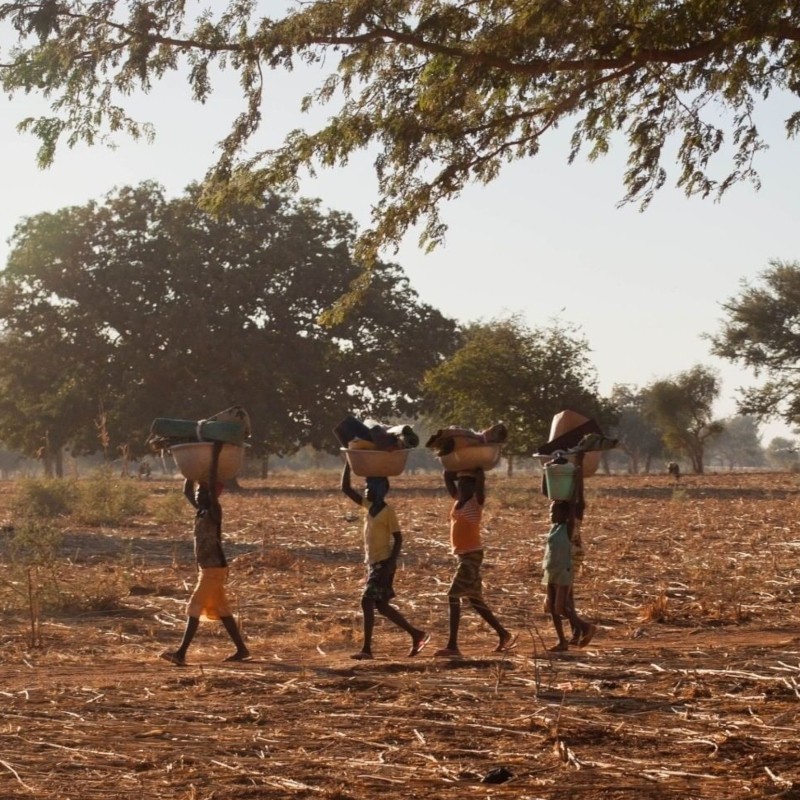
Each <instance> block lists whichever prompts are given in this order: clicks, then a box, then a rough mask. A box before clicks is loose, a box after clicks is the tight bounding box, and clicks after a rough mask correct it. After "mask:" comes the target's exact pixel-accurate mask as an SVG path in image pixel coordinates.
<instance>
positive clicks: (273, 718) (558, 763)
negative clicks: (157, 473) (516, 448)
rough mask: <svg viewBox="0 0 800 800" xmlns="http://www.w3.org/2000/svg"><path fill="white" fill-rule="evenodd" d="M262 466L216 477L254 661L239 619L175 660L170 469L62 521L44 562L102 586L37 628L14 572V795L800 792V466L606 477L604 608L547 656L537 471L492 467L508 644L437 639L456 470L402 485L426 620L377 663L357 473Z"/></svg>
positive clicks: (181, 521)
mask: <svg viewBox="0 0 800 800" xmlns="http://www.w3.org/2000/svg"><path fill="white" fill-rule="evenodd" d="M242 483H243V487H244V491H243V492H241V493H237V494H231V495H223V498H222V500H223V507H224V510H225V514H226V518H225V526H224V527H225V536H226V549H227V553H228V555H229V557H230V559H231V580H230V585H229V588H230V595H231V598H232V599H233V600H234V602H235V604H236V609H237V613H238V615H239V618H240V621H241V624H242V627H243V630H244V632H245V635H246V637H247V641H248V646H249V647H250V649H251V651H252V653H253V656H254V657H253V660H252V661H250V662H247V663H242V664H230V663H223V659H224V657H225V656H226V655H228V654H229V653H230V652H231V645H230V642H229V640H228V639H227V637H226V636H225V634H224V631H223V630H222V628H221V626H220V625H219V623H203V624H202V625H201V629H200V632H199V633H198V636H197V638H196V639H195V643H194V645H193V646H192V648H191V650H190V651H189V656H188V660H189V665H188V666H187V667H185V668H179V667H174V666H172V665H170V664H169V663H167V662H165V661H163V660H161V659H159V657H158V656H159V653H160V652H161V651H162V650H164V649H165V648H168V647H175V646H176V645H177V644H178V641H179V639H180V636H181V633H182V628H183V624H184V610H185V602H186V600H187V598H188V596H189V593H190V591H191V588H192V585H193V582H194V577H195V572H194V566H193V560H192V547H191V517H192V515H191V509H190V508H189V506H188V504H185V503H184V507H183V508H180V506H178V510H177V513H176V515H175V518H174V521H171V522H163V521H159V520H158V516H159V515H158V514H157V513H156V511H157V509H159V508H162V507H164V505H165V504H166V503H167V502H168V501H169V499H170V498H172V496H173V495H175V494H180V486H179V484H178V482H177V481H176V482H155V481H153V482H147V484H146V485H147V489H148V492H149V498H148V503H149V506H148V507H149V509H152V513H151V512H150V511H148V513H147V514H146V515H144V516H143V517H141V518H137V519H133V520H131V521H130V524H128V525H126V526H125V527H120V528H118V529H99V528H82V527H80V526H72V525H69V526H68V529H67V532H66V535H65V537H64V540H63V546H62V549H61V552H60V555H59V558H58V563H57V564H56V565H54V567H53V573H52V575H50V576H49V577H48V575H46V574H44V575H43V574H39V576H38V578H37V579H38V580H52V581H55V582H57V583H58V585H59V586H60V587H61V590H62V591H64V592H66V593H71V596H72V597H74V598H80V597H81V596H85V597H89V598H95V599H96V602H93V603H89V602H87V603H85V604H84V606H83V607H82V606H81V605H80V603H79V602H76V603H73V605H74V608H71V607H70V606H69V604H67V603H65V604H64V606H63V607H62V608H60V609H57V610H55V611H48V612H46V613H43V615H42V618H41V631H40V635H41V644H39V645H38V646H31V644H30V640H31V635H32V634H31V625H30V619H29V614H28V613H27V612H26V606H25V604H24V603H19V602H17V603H16V605H15V603H14V602H13V601H12V599H11V595H10V594H8V593H6V594H4V595H2V597H4V598H5V599H4V601H3V602H4V604H5V605H4V610H3V626H2V629H0V703H1V704H2V706H1V707H2V717H0V798H3V799H5V798H17V797H32V798H37V799H38V800H49V799H50V798H59V800H70V799H71V800H92V799H93V798H137V800H141V799H142V798H155V797H164V798H179V799H182V798H186V799H187V800H188V799H189V798H192V799H193V800H200V799H201V798H202V799H203V800H210V798H218V799H220V800H222V799H225V798H326V799H327V800H374V798H375V797H376V796H380V795H386V796H389V797H398V798H400V797H402V798H420V799H421V798H463V797H465V796H467V797H478V798H484V797H485V798H503V797H509V798H511V797H513V798H515V800H536V799H538V798H564V797H577V798H592V799H594V798H597V799H598V800H616V799H617V798H626V799H627V798H634V797H635V798H666V797H669V798H673V797H674V798H678V797H680V798H731V799H733V798H736V799H737V800H739V798H761V797H783V798H800V742H799V741H798V723H800V560H799V556H800V552H799V551H800V532H799V531H798V525H797V519H798V509H799V507H800V506H799V505H798V504H799V498H800V479H798V477H797V476H793V475H777V474H757V475H755V474H752V475H728V474H725V475H707V476H686V477H684V478H682V479H681V481H680V483H678V484H675V483H674V482H673V481H672V479H671V478H669V477H667V476H666V475H663V476H662V475H658V476H641V477H639V476H636V477H629V476H602V475H597V476H594V477H592V478H591V479H590V480H589V481H588V482H587V499H588V502H589V506H588V509H587V513H586V520H585V526H584V539H585V542H586V544H587V549H588V555H587V560H586V565H585V569H584V572H583V574H582V575H581V576H580V577H579V579H578V581H577V583H576V597H577V603H578V607H579V610H580V612H581V614H582V615H583V616H585V617H587V618H590V619H592V620H594V621H596V622H597V624H598V626H599V632H598V634H597V636H596V638H595V639H594V641H592V642H591V644H590V645H589V647H587V648H584V649H575V648H573V649H570V651H569V652H567V653H564V654H553V653H550V652H548V650H547V648H548V647H550V646H552V645H553V644H554V642H555V636H554V633H553V631H552V628H551V625H550V622H549V619H548V618H547V617H545V615H544V613H543V609H542V592H541V588H540V586H539V580H540V575H541V568H540V563H541V558H542V551H543V545H544V538H545V534H546V531H547V528H548V522H547V503H546V501H545V499H544V498H543V497H542V496H541V495H540V494H539V491H538V478H536V477H534V476H532V475H528V476H524V475H521V476H518V477H515V478H513V479H509V478H507V477H505V476H504V475H501V474H499V473H491V474H490V476H489V497H488V499H487V506H486V512H485V515H484V521H485V541H486V547H487V551H486V561H485V571H484V580H485V586H486V595H487V599H488V601H489V603H490V604H491V605H492V606H493V607H494V608H495V610H496V611H497V613H498V616H500V617H501V619H502V620H503V621H504V623H505V624H506V625H507V627H509V628H511V629H513V630H514V631H516V632H519V635H520V639H519V646H518V647H517V648H516V649H515V650H513V651H511V652H509V653H505V654H499V655H498V654H495V653H494V652H493V648H494V645H495V644H496V639H495V638H494V635H493V634H492V632H491V630H490V629H488V628H487V627H486V626H485V625H484V624H483V623H482V622H480V620H479V619H478V618H477V616H476V615H475V614H474V613H472V612H470V611H465V612H464V616H463V629H462V631H463V632H462V637H461V646H462V650H463V655H464V657H463V658H462V659H459V660H452V661H451V660H439V659H434V658H432V657H431V655H430V654H431V653H432V652H433V650H434V649H435V648H436V647H437V646H438V647H441V646H443V645H444V643H445V640H446V632H447V604H446V597H445V594H446V589H447V586H448V584H449V580H450V576H451V571H452V567H453V559H452V556H451V555H450V554H449V551H448V547H447V514H448V511H449V507H450V501H449V499H448V498H447V497H446V496H445V494H444V492H443V490H442V487H441V485H440V483H439V478H438V477H437V476H435V475H408V476H402V477H400V478H397V479H395V480H394V481H393V487H392V493H391V496H390V500H391V501H392V502H393V503H394V505H395V508H396V510H397V512H398V516H399V518H400V521H401V524H402V526H403V528H404V532H405V547H404V551H405V552H404V555H403V557H402V564H401V568H400V571H399V572H398V577H397V580H396V588H397V591H398V597H397V605H398V607H399V608H400V609H401V610H402V611H403V612H404V613H406V614H407V615H408V617H409V618H410V619H411V620H412V622H414V623H415V624H418V625H419V626H421V627H424V628H426V629H428V630H430V631H431V633H432V634H433V641H432V642H431V644H430V645H429V647H428V648H427V649H426V650H425V651H423V653H421V654H420V655H419V656H418V657H416V658H407V657H406V651H407V649H408V644H409V642H408V640H407V637H406V636H405V634H403V633H402V632H401V631H399V630H398V629H396V628H394V627H392V626H390V625H388V624H386V623H385V622H382V621H379V622H378V625H377V629H376V635H375V655H376V658H375V660H374V661H370V662H356V661H353V660H351V659H350V658H349V656H350V654H351V653H353V652H354V651H355V650H357V649H358V647H359V645H360V630H361V629H360V624H361V621H360V613H359V597H360V586H361V583H362V580H363V574H364V568H363V564H362V563H361V559H362V550H361V547H362V545H361V524H360V521H359V516H358V514H359V512H358V509H357V508H356V507H355V506H354V505H352V503H350V502H349V501H348V500H347V499H346V498H345V497H344V496H343V495H341V493H340V492H339V491H338V476H337V475H336V474H334V473H319V474H303V475H290V474H279V475H277V476H275V477H274V478H271V479H269V480H267V481H263V482H260V481H243V482H242ZM14 486H15V485H14V484H13V483H10V482H6V483H2V484H0V498H1V499H2V501H1V502H0V523H2V524H3V526H4V527H3V533H1V534H0V558H2V560H3V570H4V578H3V585H4V586H5V587H6V588H8V587H9V586H10V585H11V583H14V582H15V581H16V589H17V590H19V589H20V586H19V581H18V578H15V577H14V576H15V575H17V573H16V572H15V565H14V564H13V563H11V562H12V559H13V556H12V555H11V552H10V549H9V547H8V546H4V544H3V540H5V545H7V544H8V540H9V538H10V537H11V536H12V535H13V531H12V530H11V527H12V526H13V524H14V520H13V518H12V516H13V515H12V514H11V512H10V510H9V509H10V500H11V498H12V497H13V493H14V491H15V489H14ZM161 516H162V517H163V513H162V515H161ZM23 588H24V587H23ZM17 596H19V591H17ZM103 598H105V599H104V600H103V602H101V599H103ZM492 780H502V781H503V782H498V783H493V782H491V781H492Z"/></svg>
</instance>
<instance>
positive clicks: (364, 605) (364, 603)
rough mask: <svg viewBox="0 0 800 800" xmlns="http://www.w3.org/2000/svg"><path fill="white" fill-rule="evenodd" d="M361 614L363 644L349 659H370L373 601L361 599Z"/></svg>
mask: <svg viewBox="0 0 800 800" xmlns="http://www.w3.org/2000/svg"><path fill="white" fill-rule="evenodd" d="M361 614H362V616H363V619H364V644H363V645H362V646H361V650H360V652H358V653H355V654H354V655H352V656H351V658H355V659H359V660H360V659H365V658H372V632H373V631H374V629H375V601H374V600H372V599H371V598H369V597H362V598H361Z"/></svg>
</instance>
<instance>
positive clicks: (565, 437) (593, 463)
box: [536, 409, 603, 478]
mask: <svg viewBox="0 0 800 800" xmlns="http://www.w3.org/2000/svg"><path fill="white" fill-rule="evenodd" d="M587 433H597V434H600V435H602V433H603V432H602V431H601V430H600V426H599V425H598V424H597V423H596V422H595V421H594V420H593V419H590V418H589V417H585V416H584V415H583V414H580V413H578V412H577V411H572V410H571V409H565V410H564V411H560V412H559V413H558V414H556V415H555V416H554V417H553V421H552V422H551V423H550V439H549V441H547V442H546V443H544V444H540V445H539V446H538V447H537V448H536V451H537V453H538V454H540V455H552V454H553V453H555V452H556V451H557V450H569V449H570V448H572V447H576V446H577V445H578V443H579V442H580V441H581V439H583V437H584V436H586V434H587ZM599 464H600V452H599V451H589V452H587V453H585V454H584V456H583V477H584V478H588V477H589V475H594V473H595V472H597V467H598V466H599Z"/></svg>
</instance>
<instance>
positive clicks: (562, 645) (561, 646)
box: [547, 642, 569, 653]
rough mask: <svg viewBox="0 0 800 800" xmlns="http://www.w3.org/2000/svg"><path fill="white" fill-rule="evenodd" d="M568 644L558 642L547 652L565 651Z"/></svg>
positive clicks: (567, 648)
mask: <svg viewBox="0 0 800 800" xmlns="http://www.w3.org/2000/svg"><path fill="white" fill-rule="evenodd" d="M567 650H569V645H568V644H567V643H566V642H559V643H558V644H554V645H553V646H552V647H550V648H549V649H548V651H547V652H548V653H566V652H567Z"/></svg>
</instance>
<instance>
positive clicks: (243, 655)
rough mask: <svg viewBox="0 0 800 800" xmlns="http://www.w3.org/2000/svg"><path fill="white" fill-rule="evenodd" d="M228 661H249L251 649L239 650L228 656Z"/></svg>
mask: <svg viewBox="0 0 800 800" xmlns="http://www.w3.org/2000/svg"><path fill="white" fill-rule="evenodd" d="M225 660H226V661H249V660H250V651H249V650H237V651H236V652H235V653H234V654H233V655H232V656H228V657H227V658H226V659H225Z"/></svg>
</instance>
